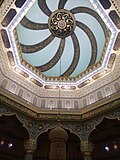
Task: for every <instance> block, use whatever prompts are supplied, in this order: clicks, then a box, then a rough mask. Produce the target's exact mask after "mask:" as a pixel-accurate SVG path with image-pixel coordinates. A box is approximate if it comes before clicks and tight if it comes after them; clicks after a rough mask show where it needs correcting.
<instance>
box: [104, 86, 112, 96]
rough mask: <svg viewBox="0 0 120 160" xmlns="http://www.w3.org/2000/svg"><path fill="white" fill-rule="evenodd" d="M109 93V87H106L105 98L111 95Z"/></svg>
mask: <svg viewBox="0 0 120 160" xmlns="http://www.w3.org/2000/svg"><path fill="white" fill-rule="evenodd" d="M111 93H112V92H111V89H110V87H106V88H105V95H106V96H109V95H111Z"/></svg>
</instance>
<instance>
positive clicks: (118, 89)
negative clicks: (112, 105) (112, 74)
mask: <svg viewBox="0 0 120 160" xmlns="http://www.w3.org/2000/svg"><path fill="white" fill-rule="evenodd" d="M114 88H115V91H116V92H120V85H119V83H118V82H115V83H114Z"/></svg>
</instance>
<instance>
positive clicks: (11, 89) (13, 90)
mask: <svg viewBox="0 0 120 160" xmlns="http://www.w3.org/2000/svg"><path fill="white" fill-rule="evenodd" d="M16 88H17V86H16V85H15V84H14V83H13V84H12V85H11V86H10V92H12V93H15V91H16Z"/></svg>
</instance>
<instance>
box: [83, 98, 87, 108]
mask: <svg viewBox="0 0 120 160" xmlns="http://www.w3.org/2000/svg"><path fill="white" fill-rule="evenodd" d="M83 106H84V107H86V106H87V100H86V98H84V99H83Z"/></svg>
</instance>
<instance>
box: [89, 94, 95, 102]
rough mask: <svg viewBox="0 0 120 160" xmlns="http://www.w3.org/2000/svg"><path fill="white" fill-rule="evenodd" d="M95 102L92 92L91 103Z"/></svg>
mask: <svg viewBox="0 0 120 160" xmlns="http://www.w3.org/2000/svg"><path fill="white" fill-rule="evenodd" d="M94 102H95V99H94V96H93V95H92V94H91V95H90V104H91V103H94Z"/></svg>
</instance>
